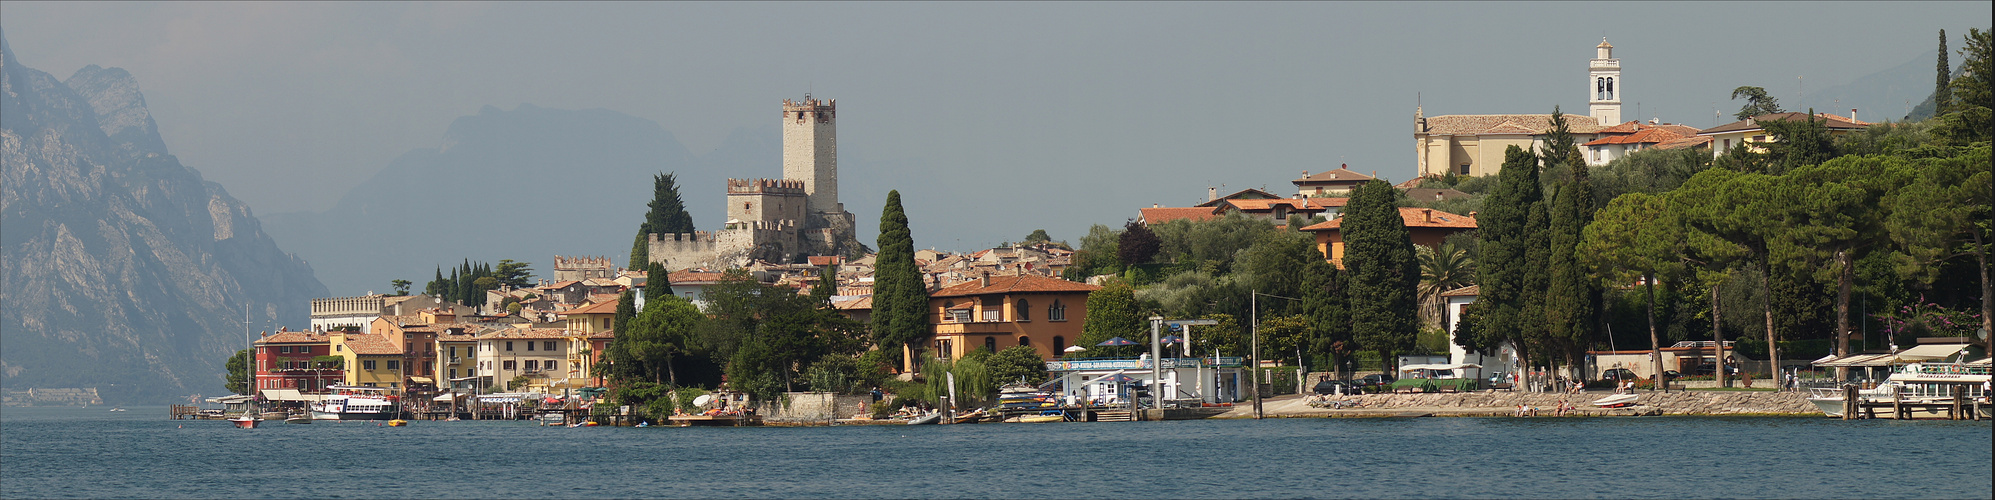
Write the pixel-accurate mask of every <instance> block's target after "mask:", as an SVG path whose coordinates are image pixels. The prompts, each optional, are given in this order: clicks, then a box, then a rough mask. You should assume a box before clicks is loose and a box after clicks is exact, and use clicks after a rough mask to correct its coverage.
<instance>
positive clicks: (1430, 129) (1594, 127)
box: [1426, 114, 1605, 135]
mask: <svg viewBox="0 0 1995 500" xmlns="http://www.w3.org/2000/svg"><path fill="white" fill-rule="evenodd" d="M1565 117H1566V128H1567V129H1569V130H1571V131H1572V133H1575V134H1597V133H1600V129H1602V128H1605V127H1601V126H1600V123H1599V122H1596V121H1593V117H1591V116H1585V115H1565ZM1426 120H1427V130H1426V132H1427V133H1429V134H1448V135H1476V134H1490V133H1510V132H1492V131H1491V130H1492V129H1495V128H1497V127H1500V126H1502V125H1504V124H1506V123H1509V124H1512V125H1515V126H1518V127H1522V128H1524V129H1525V130H1527V131H1529V133H1532V134H1542V133H1544V131H1545V129H1548V128H1551V121H1552V115H1550V114H1542V115H1442V116H1430V117H1427V118H1426Z"/></svg>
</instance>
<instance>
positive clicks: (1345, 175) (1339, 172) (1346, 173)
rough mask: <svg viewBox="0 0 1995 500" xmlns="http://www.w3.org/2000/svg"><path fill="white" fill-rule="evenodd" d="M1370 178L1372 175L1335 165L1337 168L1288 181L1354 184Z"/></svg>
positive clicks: (1297, 182)
mask: <svg viewBox="0 0 1995 500" xmlns="http://www.w3.org/2000/svg"><path fill="white" fill-rule="evenodd" d="M1372 179H1373V177H1372V176H1369V175H1365V174H1361V173H1358V172H1356V171H1353V170H1351V169H1349V168H1346V167H1337V168H1336V169H1334V170H1325V171H1322V172H1317V173H1314V174H1310V175H1308V176H1305V177H1303V178H1301V179H1296V180H1293V181H1289V182H1293V183H1296V184H1305V183H1347V182H1348V183H1354V184H1355V183H1362V182H1365V181H1369V180H1372Z"/></svg>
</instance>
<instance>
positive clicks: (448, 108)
mask: <svg viewBox="0 0 1995 500" xmlns="http://www.w3.org/2000/svg"><path fill="white" fill-rule="evenodd" d="M1990 15H1991V7H1990V3H1989V2H1986V1H1977V2H1957V3H1901V2H1877V3H1858V2H1822V3H1802V2H1777V3H1749V4H1741V3H1716V2H1662V3H1632V2H1547V3H1482V2H1475V3H1437V2H1407V3H1287V2H1285V3H1271V4H1254V3H1238V2H1225V3H1154V4H1153V3H1120V2H1118V3H899V2H896V3H857V4H854V3H800V4H790V3H761V2H749V3H716V4H698V3H636V2H612V3H573V2H563V3H492V4H486V3H468V2H445V3H374V2H369V3H298V2H294V3H249V2H222V3H192V4H188V3H153V2H120V3H83V2H60V3H36V2H24V1H8V2H5V3H4V4H0V19H4V21H0V28H4V30H5V35H6V37H7V39H8V42H9V43H10V44H12V46H13V49H14V52H15V53H16V55H17V56H18V57H19V58H20V62H21V63H23V64H26V65H28V66H31V67H35V68H37V69H41V70H43V71H47V72H50V73H52V74H54V75H56V76H57V77H58V78H67V77H68V76H69V75H70V74H71V73H73V72H75V71H76V70H77V69H78V68H80V67H82V66H84V65H86V64H97V65H102V66H117V67H123V68H125V69H128V70H130V71H131V73H132V74H133V75H135V76H136V77H137V78H138V79H139V82H140V85H141V87H142V88H143V90H144V91H145V97H146V100H147V103H148V104H149V105H150V107H151V109H152V112H153V114H154V116H155V118H156V119H157V121H158V122H159V124H160V131H161V135H162V136H163V137H164V138H165V140H166V143H167V145H168V147H169V148H171V149H172V151H173V152H174V153H175V154H177V155H178V156H179V157H180V159H181V161H182V162H183V163H185V164H187V165H189V166H192V167H195V168H197V169H199V170H201V172H202V173H203V174H204V175H206V176H207V178H208V179H210V180H214V181H218V182H221V183H222V184H223V185H224V186H226V187H227V188H228V190H229V191H230V192H231V193H232V194H234V195H235V196H236V197H237V198H240V199H242V200H244V201H246V202H248V203H250V205H251V206H252V207H254V208H255V209H256V210H257V211H258V212H259V213H275V212H290V211H301V210H303V211H318V210H324V209H326V208H329V207H330V206H331V205H332V204H333V203H334V202H335V201H336V200H337V199H338V198H339V197H340V196H341V195H343V194H344V193H345V192H346V190H348V189H350V188H351V187H352V186H354V185H356V184H358V183H360V182H361V181H362V180H363V179H365V178H367V177H368V176H370V175H372V174H374V173H375V172H377V171H379V170H380V169H381V168H382V167H383V166H385V165H386V164H387V162H388V160H389V159H391V158H393V157H395V156H396V155H399V154H401V153H403V152H406V151H408V150H410V149H411V148H417V147H436V146H437V145H438V141H439V139H440V138H441V136H442V134H443V132H444V130H445V127H446V126H447V125H448V124H449V123H450V122H451V120H453V119H455V118H457V117H459V116H464V115H470V114H475V113H477V111H478V109H479V108H480V107H481V106H485V105H494V106H499V107H501V108H505V109H512V108H513V107H515V106H518V105H519V104H520V103H532V104H535V105H538V106H542V107H553V108H567V109H582V108H597V107H601V108H607V109H610V110H615V111H619V112H623V113H628V114H631V115H635V116H638V117H642V118H646V119H650V120H655V121H657V122H659V123H661V124H662V125H664V127H665V128H666V129H667V130H670V131H672V132H673V133H674V134H675V135H676V136H677V137H678V138H679V139H680V140H681V141H683V142H684V143H685V144H686V146H687V147H688V149H690V150H692V151H694V152H695V153H701V152H705V151H707V150H710V149H712V148H713V147H715V146H716V145H717V144H718V143H719V142H720V140H721V139H722V138H723V137H725V136H726V135H727V134H728V133H729V132H731V131H733V130H735V129H737V128H739V127H744V126H768V125H770V124H773V123H775V120H776V118H775V117H776V115H777V110H778V106H779V105H780V101H781V100H782V99H784V98H796V97H801V96H802V95H803V94H804V93H805V92H806V91H810V92H814V93H815V95H817V96H819V97H824V98H836V99H838V100H839V104H840V107H839V112H840V113H839V118H840V124H839V131H838V132H839V136H840V137H839V145H840V146H841V148H840V149H841V152H842V154H843V155H844V158H846V159H848V160H850V159H863V160H865V162H866V163H875V164H882V165H887V164H891V165H900V166H902V167H900V168H906V169H907V170H908V171H907V172H902V173H896V174H895V177H894V178H901V179H906V180H905V184H904V185H896V186H869V187H863V188H862V187H856V186H851V187H845V188H843V189H842V191H844V192H845V196H844V199H843V200H842V201H844V202H845V203H846V205H847V207H848V208H849V209H851V210H852V211H853V212H855V213H857V215H858V217H859V219H860V221H861V224H860V226H862V227H867V228H868V229H870V226H872V225H873V224H872V223H871V222H870V221H873V220H877V217H878V213H879V204H880V203H881V199H880V198H879V196H878V195H877V193H884V192H885V189H886V188H897V189H901V190H903V191H904V192H906V191H910V190H936V191H947V192H949V193H950V196H949V197H948V199H949V200H951V202H949V203H939V202H925V203H924V204H923V205H916V204H911V205H910V206H909V207H908V210H909V213H910V216H911V218H913V219H914V222H915V236H916V238H917V242H916V243H917V245H918V246H922V247H929V246H938V247H943V248H959V249H969V248H974V247H977V246H980V245H991V244H996V243H998V242H999V241H1003V240H1016V239H1018V238H1020V237H1022V236H1023V235H1025V234H1026V233H1027V232H1030V231H1031V230H1032V229H1034V228H1046V229H1048V230H1049V231H1051V232H1052V233H1053V236H1054V237H1055V238H1056V239H1067V240H1077V239H1078V238H1079V236H1080V235H1081V233H1082V232H1084V231H1085V230H1086V227H1087V226H1088V225H1089V224H1093V223H1106V224H1111V225H1113V224H1119V223H1120V222H1121V221H1122V220H1124V219H1126V218H1129V217H1134V216H1135V215H1136V210H1135V209H1136V208H1138V207H1144V206H1149V205H1150V204H1152V203H1162V204H1165V205H1166V206H1171V205H1179V206H1183V205H1188V204H1191V203H1195V202H1198V201H1202V200H1203V199H1204V196H1205V188H1206V186H1209V185H1219V184H1224V185H1226V189H1228V190H1232V189H1239V188H1246V187H1261V186H1267V187H1270V188H1274V189H1275V190H1276V191H1278V192H1284V191H1287V190H1289V189H1292V187H1291V186H1290V185H1289V184H1288V181H1289V180H1290V179H1293V178H1295V177H1297V176H1299V175H1300V174H1301V173H1302V172H1303V171H1305V170H1308V171H1321V170H1325V169H1329V168H1334V167H1336V166H1337V165H1338V164H1339V163H1348V164H1350V166H1351V168H1352V169H1354V170H1359V171H1372V170H1376V171H1378V172H1379V174H1381V175H1383V176H1386V177H1389V178H1391V179H1393V180H1404V179H1406V178H1409V177H1410V176H1411V175H1412V172H1413V166H1412V161H1413V148H1412V134H1411V132H1412V123H1411V120H1412V116H1413V109H1414V106H1415V103H1416V99H1418V100H1419V101H1420V102H1421V103H1422V104H1424V105H1425V109H1426V112H1427V113H1428V114H1429V115H1438V114H1465V113H1544V112H1549V111H1550V110H1551V109H1552V106H1553V105H1562V106H1563V107H1564V109H1565V110H1567V111H1568V112H1577V113H1581V114H1584V113H1585V96H1586V92H1587V90H1588V87H1587V86H1588V80H1587V78H1586V61H1587V59H1589V58H1591V57H1592V56H1593V47H1594V45H1595V44H1598V43H1599V42H1600V39H1601V37H1602V36H1606V37H1607V38H1608V39H1609V40H1610V41H1611V42H1613V44H1614V45H1615V47H1616V51H1615V54H1616V56H1617V57H1619V58H1620V59H1621V60H1622V64H1623V66H1624V68H1625V73H1624V81H1625V82H1626V83H1625V92H1624V96H1623V98H1624V99H1625V100H1626V102H1627V104H1626V105H1625V108H1624V112H1623V116H1626V117H1628V118H1630V119H1634V118H1648V117H1660V118H1661V119H1663V120H1664V121H1666V122H1679V123H1685V124H1688V125H1692V126H1698V127H1708V126H1712V125H1716V124H1718V123H1720V121H1718V120H1717V119H1715V118H1713V111H1714V110H1722V111H1723V112H1724V114H1726V115H1729V114H1730V113H1731V111H1732V110H1736V109H1737V108H1738V106H1739V105H1738V103H1734V102H1728V101H1727V100H1726V98H1727V97H1728V94H1729V91H1730V90H1731V89H1732V88H1733V87H1736V86H1740V85H1758V86H1764V87H1766V88H1768V89H1769V90H1772V91H1773V92H1774V94H1775V95H1776V96H1777V97H1780V98H1781V99H1782V100H1783V101H1789V102H1791V101H1793V100H1794V99H1795V96H1796V94H1797V93H1799V92H1805V91H1806V89H1808V88H1819V87H1827V86H1832V85H1838V84H1843V83H1847V82H1849V81H1851V80H1853V79H1855V78H1858V77H1861V76H1864V75H1868V74H1871V73H1874V72H1877V71H1880V70H1883V69H1886V68H1891V67H1894V66H1897V65H1900V64H1903V63H1905V62H1907V61H1910V60H1913V59H1918V58H1924V60H1926V61H1931V60H1933V50H1934V46H1935V43H1936V39H1935V35H1936V30H1939V29H1942V28H1944V29H1946V30H1947V31H1948V33H1949V34H1950V35H1952V36H1950V38H1952V39H1953V41H1952V42H1950V45H1951V46H1952V47H1954V48H1956V49H1957V48H1959V47H1960V45H1961V44H1960V43H1959V37H1958V34H1961V33H1965V32H1966V28H1968V27H1969V26H1976V27H1986V26H1987V23H1988V19H1989V18H1990ZM1925 67H1927V68H1930V66H1925ZM1924 71H1926V72H1927V74H1930V71H1931V70H1930V69H1927V70H1924ZM1797 77H1801V78H1799V79H1797ZM1921 95H1923V94H1921ZM1901 107H1902V106H1901ZM1879 111H1880V112H1879V113H1878V114H1867V115H1865V116H1862V118H1866V119H1876V118H1882V117H1886V116H1888V117H1894V118H1895V117H1898V116H1902V115H1903V114H1904V112H1905V110H1904V109H1887V110H1879ZM646 174H647V173H646V172H633V179H643V176H644V175H646ZM778 175H780V168H779V166H778V165H774V164H773V163H772V164H771V165H770V166H769V167H768V169H766V170H764V171H757V172H743V173H741V174H739V175H737V176H738V177H752V176H771V177H773V176H778ZM641 184H642V181H641V180H640V181H635V182H632V183H620V182H614V181H612V182H605V183H604V184H603V185H601V186H596V187H597V188H600V189H632V188H637V189H645V188H644V187H643V186H642V185H641ZM715 189H718V187H715ZM692 208H693V209H695V210H701V209H705V210H715V209H717V208H718V207H692ZM642 210H643V209H642V207H634V208H632V209H631V210H630V211H631V212H632V214H631V215H630V217H632V218H633V220H635V218H636V217H637V214H639V213H641V212H642ZM861 236H862V238H864V239H865V240H866V241H870V240H871V238H872V237H873V236H872V234H871V231H866V232H865V233H863V234H862V235H861ZM606 237H608V238H616V239H624V238H628V235H624V234H616V235H606ZM278 243H279V244H280V245H282V244H283V243H284V242H281V241H280V242H278Z"/></svg>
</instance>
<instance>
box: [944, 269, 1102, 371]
mask: <svg viewBox="0 0 1995 500" xmlns="http://www.w3.org/2000/svg"><path fill="white" fill-rule="evenodd" d="M1100 289H1101V287H1098V286H1094V285H1089V284H1086V283H1075V282H1072V281H1067V280H1063V279H1059V278H1048V277H1044V276H1033V275H1024V276H985V277H983V278H982V279H978V280H975V281H969V282H965V283H960V284H957V285H954V286H950V287H948V288H943V289H941V290H937V291H935V292H934V293H931V294H929V295H928V314H929V315H930V316H929V324H931V325H934V327H935V335H934V337H933V338H932V339H930V341H929V342H928V347H929V349H930V350H931V351H932V352H933V353H934V356H935V357H938V358H939V357H945V356H946V357H947V358H949V359H957V358H961V357H963V356H964V355H966V354H969V353H970V351H971V350H972V349H977V348H986V349H990V350H991V351H993V352H995V351H1000V350H1004V349H1006V348H1009V347H1012V346H1020V345H1023V346H1032V347H1033V349H1035V350H1037V351H1039V357H1040V358H1043V359H1054V358H1056V357H1058V356H1059V354H1060V350H1062V349H1066V348H1067V346H1068V345H1070V344H1071V343H1072V342H1073V341H1074V340H1075V339H1079V338H1080V336H1081V324H1082V323H1084V322H1086V320H1087V314H1088V313H1087V307H1088V306H1087V304H1088V293H1089V292H1093V291H1095V290H1100ZM909 366H913V365H911V364H910V365H909Z"/></svg>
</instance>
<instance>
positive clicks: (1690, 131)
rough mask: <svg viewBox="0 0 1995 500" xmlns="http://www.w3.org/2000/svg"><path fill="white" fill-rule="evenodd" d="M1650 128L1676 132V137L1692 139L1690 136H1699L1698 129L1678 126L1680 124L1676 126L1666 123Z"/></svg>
mask: <svg viewBox="0 0 1995 500" xmlns="http://www.w3.org/2000/svg"><path fill="white" fill-rule="evenodd" d="M1650 127H1655V128H1659V129H1663V130H1668V131H1671V132H1676V135H1680V136H1684V137H1690V136H1693V135H1697V127H1692V126H1689V125H1678V124H1674V123H1664V124H1661V125H1650Z"/></svg>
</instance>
